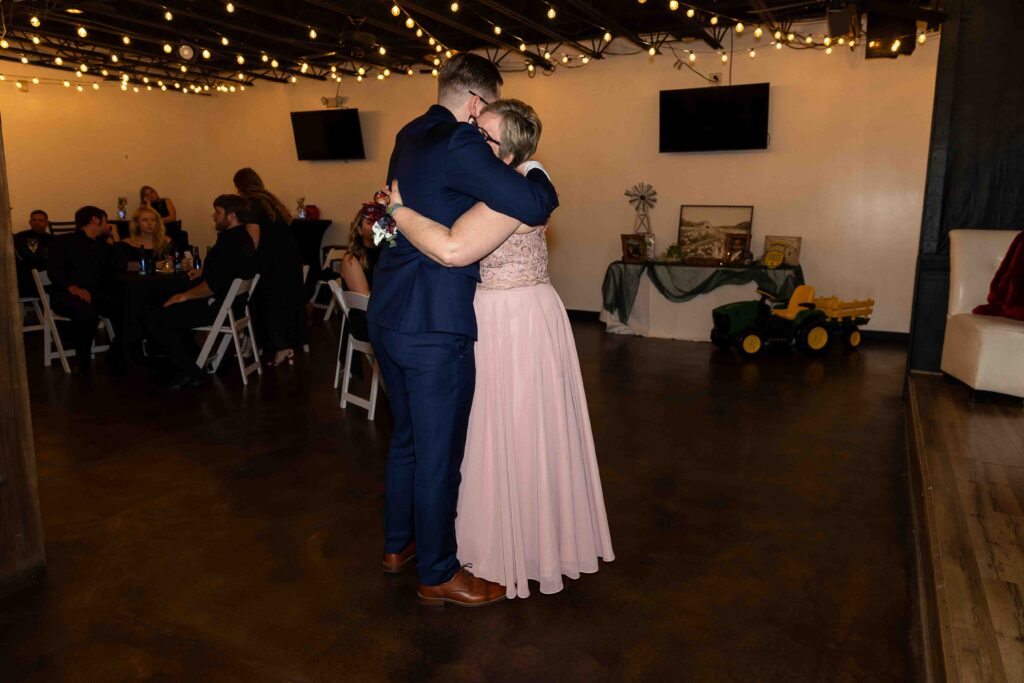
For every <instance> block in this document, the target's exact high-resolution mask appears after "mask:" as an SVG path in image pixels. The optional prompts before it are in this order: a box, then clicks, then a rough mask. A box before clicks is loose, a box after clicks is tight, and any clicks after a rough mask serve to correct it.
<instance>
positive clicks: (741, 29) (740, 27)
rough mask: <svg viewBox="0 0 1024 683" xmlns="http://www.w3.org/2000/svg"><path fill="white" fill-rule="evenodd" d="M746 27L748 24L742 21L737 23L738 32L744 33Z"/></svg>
mask: <svg viewBox="0 0 1024 683" xmlns="http://www.w3.org/2000/svg"><path fill="white" fill-rule="evenodd" d="M744 29H746V26H744V25H743V22H742V21H741V22H738V23H737V24H736V33H743V31H744Z"/></svg>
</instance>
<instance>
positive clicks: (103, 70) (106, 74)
mask: <svg viewBox="0 0 1024 683" xmlns="http://www.w3.org/2000/svg"><path fill="white" fill-rule="evenodd" d="M100 75H101V76H103V77H104V78H106V77H107V76H109V75H110V72H108V71H107V70H106V69H100Z"/></svg>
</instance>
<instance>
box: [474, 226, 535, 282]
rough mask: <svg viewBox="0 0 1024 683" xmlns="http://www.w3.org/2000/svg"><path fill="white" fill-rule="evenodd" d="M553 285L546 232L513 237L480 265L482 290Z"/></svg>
mask: <svg viewBox="0 0 1024 683" xmlns="http://www.w3.org/2000/svg"><path fill="white" fill-rule="evenodd" d="M545 282H550V278H549V277H548V242H547V239H546V238H545V235H544V231H543V230H534V231H533V232H527V233H523V234H513V235H512V236H511V237H509V238H508V239H507V240H506V241H505V243H504V244H502V245H501V246H500V247H498V248H497V249H495V250H494V251H492V252H491V253H490V255H488V256H487V258H485V259H484V260H483V261H481V262H480V285H479V286H480V288H481V289H513V288H515V287H529V286H531V285H539V284H542V283H545Z"/></svg>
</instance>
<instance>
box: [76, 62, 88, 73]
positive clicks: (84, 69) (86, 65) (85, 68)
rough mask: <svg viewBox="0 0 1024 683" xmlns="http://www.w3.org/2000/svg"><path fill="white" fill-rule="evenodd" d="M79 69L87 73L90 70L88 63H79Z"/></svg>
mask: <svg viewBox="0 0 1024 683" xmlns="http://www.w3.org/2000/svg"><path fill="white" fill-rule="evenodd" d="M78 70H79V71H81V72H82V73H85V72H86V71H88V70H89V65H88V64H79V65H78Z"/></svg>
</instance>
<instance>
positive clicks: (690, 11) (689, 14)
mask: <svg viewBox="0 0 1024 683" xmlns="http://www.w3.org/2000/svg"><path fill="white" fill-rule="evenodd" d="M686 16H687V18H689V19H693V18H694V17H695V16H697V11H696V10H695V9H693V8H692V7H691V8H690V9H688V10H686Z"/></svg>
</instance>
